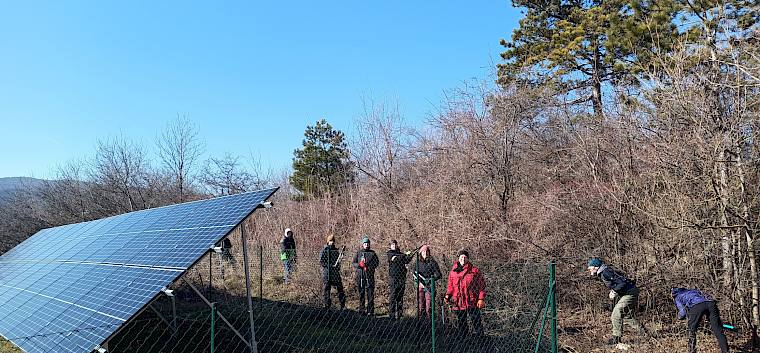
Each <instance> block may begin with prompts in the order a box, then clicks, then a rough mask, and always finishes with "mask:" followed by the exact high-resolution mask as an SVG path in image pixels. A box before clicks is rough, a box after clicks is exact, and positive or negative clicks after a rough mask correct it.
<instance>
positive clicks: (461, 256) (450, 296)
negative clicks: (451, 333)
mask: <svg viewBox="0 0 760 353" xmlns="http://www.w3.org/2000/svg"><path fill="white" fill-rule="evenodd" d="M444 299H445V301H446V303H448V304H449V305H450V306H451V310H453V311H454V312H455V313H456V315H457V319H458V322H459V323H458V325H457V326H458V327H457V328H458V330H459V333H460V334H461V335H466V334H467V333H468V332H469V328H468V327H467V317H468V316H469V318H470V323H471V324H472V328H473V330H474V331H475V334H476V335H478V336H481V335H483V324H482V322H481V321H480V310H482V309H483V308H485V307H486V302H485V300H486V280H485V277H483V274H482V273H480V270H479V269H478V268H477V267H475V265H473V264H472V263H471V262H470V253H469V252H467V250H461V251H459V253H458V254H457V261H456V262H454V267H452V268H451V272H449V283H448V285H447V286H446V296H445V297H444Z"/></svg>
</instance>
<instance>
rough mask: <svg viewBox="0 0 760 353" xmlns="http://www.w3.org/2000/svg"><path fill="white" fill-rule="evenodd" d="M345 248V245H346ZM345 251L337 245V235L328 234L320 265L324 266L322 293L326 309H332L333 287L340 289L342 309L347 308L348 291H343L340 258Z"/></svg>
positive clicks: (320, 255)
mask: <svg viewBox="0 0 760 353" xmlns="http://www.w3.org/2000/svg"><path fill="white" fill-rule="evenodd" d="M344 248H345V247H344ZM342 256H343V251H338V248H336V247H335V236H333V235H332V234H330V235H328V236H327V245H326V246H325V247H324V249H322V252H321V253H320V254H319V265H320V266H322V283H323V288H322V294H323V296H324V304H325V308H326V309H330V306H331V305H332V302H331V300H330V290H331V289H332V287H335V289H336V290H337V291H338V301H339V302H340V309H341V310H343V309H345V308H346V293H345V292H344V291H343V281H342V279H341V278H340V260H341V257H342Z"/></svg>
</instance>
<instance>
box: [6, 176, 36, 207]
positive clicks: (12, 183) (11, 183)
mask: <svg viewBox="0 0 760 353" xmlns="http://www.w3.org/2000/svg"><path fill="white" fill-rule="evenodd" d="M43 182H44V180H42V179H36V178H30V177H5V178H0V202H2V200H4V199H6V198H7V197H8V196H9V195H11V194H12V193H13V192H14V191H16V190H18V189H20V188H22V187H26V186H29V187H38V186H39V185H41V184H42V183H43Z"/></svg>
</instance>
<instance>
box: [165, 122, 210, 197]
mask: <svg viewBox="0 0 760 353" xmlns="http://www.w3.org/2000/svg"><path fill="white" fill-rule="evenodd" d="M156 145H157V146H158V155H159V157H160V159H161V163H162V164H163V167H164V169H165V170H166V171H167V173H168V174H169V175H170V176H171V178H172V182H173V185H174V190H175V193H176V200H177V201H178V202H183V201H185V200H186V198H187V195H188V193H189V190H190V189H191V188H192V185H193V180H192V176H193V172H194V168H195V164H196V162H197V161H198V158H200V156H201V154H203V151H204V144H203V143H202V142H201V140H200V138H199V137H198V127H197V126H196V125H195V124H194V123H193V122H192V121H191V120H190V119H188V118H187V117H185V116H177V118H176V119H174V120H173V121H172V122H170V123H169V124H168V125H167V126H166V128H165V129H164V131H163V132H161V134H160V135H159V136H158V137H157V138H156Z"/></svg>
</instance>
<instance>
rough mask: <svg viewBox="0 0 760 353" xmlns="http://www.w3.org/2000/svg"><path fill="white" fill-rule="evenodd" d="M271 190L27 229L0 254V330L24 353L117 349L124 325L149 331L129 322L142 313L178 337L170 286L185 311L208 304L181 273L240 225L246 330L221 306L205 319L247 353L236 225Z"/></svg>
mask: <svg viewBox="0 0 760 353" xmlns="http://www.w3.org/2000/svg"><path fill="white" fill-rule="evenodd" d="M276 191H277V189H276V188H275V189H267V190H260V191H254V192H248V193H243V194H238V195H232V196H224V197H218V198H213V199H208V200H200V201H194V202H187V203H183V204H177V205H171V206H165V207H159V208H154V209H149V210H142V211H136V212H130V213H126V214H122V215H118V216H113V217H108V218H104V219H99V220H94V221H89V222H83V223H76V224H69V225H65V226H60V227H55V228H49V229H43V230H41V231H39V232H37V233H36V234H34V235H33V236H31V237H30V238H29V239H27V240H26V241H24V242H23V243H21V244H19V245H18V246H16V247H15V248H13V249H11V250H10V251H8V252H7V253H5V254H3V255H2V256H0V336H2V337H3V338H5V339H7V340H9V341H11V342H12V343H14V344H15V345H16V346H18V347H19V348H20V349H22V350H23V351H24V352H28V353H58V352H73V353H89V352H101V353H102V352H110V350H109V347H110V348H111V349H114V350H116V351H118V350H119V348H117V346H118V345H117V344H115V342H113V341H112V340H113V339H114V337H116V335H118V334H121V333H122V331H123V330H124V328H125V327H127V326H128V325H130V324H132V326H133V327H138V328H139V329H140V332H142V330H148V331H150V330H153V329H154V328H153V327H149V328H145V327H140V326H139V325H138V324H136V323H135V321H134V320H135V318H137V317H138V316H140V315H141V314H143V313H145V314H146V315H148V314H150V315H154V316H155V320H156V321H155V322H158V323H161V326H163V325H166V328H168V330H169V331H167V332H170V333H171V337H172V338H175V337H176V336H180V335H181V334H180V333H179V332H178V330H179V325H180V322H179V321H178V320H179V317H180V316H178V313H177V307H176V305H177V303H176V300H177V298H176V296H177V295H180V294H181V295H187V294H182V293H183V292H180V293H178V292H176V289H177V288H178V287H177V286H180V283H181V284H184V285H185V286H184V287H182V288H184V289H187V288H189V289H187V290H186V292H188V293H190V292H192V293H194V295H197V296H198V297H199V298H200V299H201V300H202V301H203V305H202V306H201V307H200V308H199V307H197V306H196V307H193V310H194V311H196V312H197V311H201V312H204V313H205V311H203V310H208V309H210V308H211V307H212V302H211V301H210V300H209V299H208V298H206V296H204V295H203V293H202V292H201V291H200V290H199V289H198V288H197V287H196V286H195V285H193V284H192V283H191V281H188V280H187V278H186V277H188V276H192V275H193V274H198V273H197V270H195V272H192V271H190V270H191V269H192V268H194V266H196V265H197V264H198V263H199V262H201V260H202V259H203V257H204V256H209V257H211V254H212V253H214V252H215V250H216V249H215V248H216V247H217V244H220V242H221V241H222V240H223V239H225V238H226V237H228V236H229V235H230V234H231V233H232V232H233V231H234V230H236V229H240V231H241V237H242V239H241V240H242V242H241V243H242V250H243V258H244V259H243V261H244V264H243V267H244V269H245V282H246V297H247V303H246V304H247V305H246V306H247V311H248V312H247V318H246V320H245V321H248V323H249V324H248V325H245V326H249V327H244V326H243V325H240V322H242V321H244V320H243V319H242V316H241V318H240V319H238V320H235V322H236V323H238V327H235V325H233V324H232V323H231V322H230V320H228V317H225V315H223V314H222V313H221V312H219V313H215V314H214V313H212V314H211V318H212V321H213V318H214V315H215V316H216V317H218V318H219V319H221V321H222V322H223V323H224V325H226V327H227V328H229V329H230V331H231V332H234V333H235V336H236V337H237V338H239V339H240V340H241V341H242V342H243V343H244V347H245V348H246V350H247V351H250V352H254V353H257V344H256V335H255V330H254V327H253V305H252V301H251V294H252V293H251V287H250V273H249V269H248V267H249V266H248V261H249V259H248V247H247V241H246V229H245V225H244V221H245V220H246V219H247V218H248V217H249V216H250V215H251V214H253V212H254V211H255V210H256V209H258V208H261V207H269V205H271V204H270V203H268V202H266V201H267V199H269V198H270V197H271V196H272V195H273V194H274V193H275V192H276ZM238 227H240V228H238ZM210 279H211V278H210V277H209V280H210ZM209 282H210V281H209ZM210 284H211V283H209V285H210ZM169 288H174V290H173V289H169ZM241 295H242V294H241ZM167 298H168V299H167ZM166 301H169V302H170V303H165V304H167V306H168V305H170V308H167V309H166V313H162V312H161V310H159V308H158V307H159V304H160V303H162V302H166ZM203 307H207V308H208V309H202V308H203ZM189 312H191V311H189ZM209 312H211V311H209ZM193 313H194V312H193ZM169 315H171V318H170V319H169V318H167V316H169ZM203 315H205V314H203ZM202 318H203V319H205V316H203V317H202ZM221 328H222V326H220V329H221ZM245 329H248V330H249V332H247V333H249V334H250V336H249V337H246V336H245V335H244V334H245V333H246V332H244V330H245ZM241 331H243V332H242V333H241ZM149 333H150V332H149ZM241 348H242V345H241ZM212 349H213V347H212ZM236 351H239V350H236Z"/></svg>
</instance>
